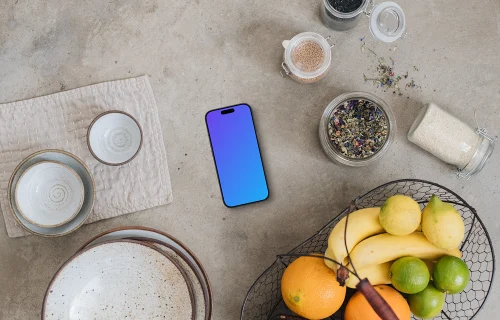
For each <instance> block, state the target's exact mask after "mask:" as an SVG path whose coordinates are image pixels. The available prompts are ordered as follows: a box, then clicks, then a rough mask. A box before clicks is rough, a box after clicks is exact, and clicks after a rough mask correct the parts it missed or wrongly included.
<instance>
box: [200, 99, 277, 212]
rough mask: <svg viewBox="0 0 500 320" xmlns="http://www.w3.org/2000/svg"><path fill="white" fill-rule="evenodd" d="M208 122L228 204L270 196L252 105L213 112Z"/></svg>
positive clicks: (210, 113)
mask: <svg viewBox="0 0 500 320" xmlns="http://www.w3.org/2000/svg"><path fill="white" fill-rule="evenodd" d="M231 109H233V110H234V111H231ZM206 122H207V128H208V134H209V136H210V143H211V144H212V151H213V155H214V161H215V167H216V169H217V175H218V176H219V183H220V188H221V191H222V198H223V200H224V203H225V204H226V206H228V207H235V206H239V205H242V204H247V203H251V202H257V201H261V200H265V199H267V197H268V195H269V191H268V188H267V182H266V176H265V174H264V167H263V165H262V158H261V156H260V151H259V144H258V142H257V135H256V133H255V128H254V125H253V119H252V111H251V110H250V106H248V105H246V104H241V105H237V106H232V107H227V108H222V109H217V110H212V111H209V112H208V113H207V115H206Z"/></svg>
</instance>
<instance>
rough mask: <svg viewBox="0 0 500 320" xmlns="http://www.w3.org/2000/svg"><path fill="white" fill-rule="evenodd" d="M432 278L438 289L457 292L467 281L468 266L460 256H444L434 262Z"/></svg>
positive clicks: (462, 288) (463, 287) (452, 292)
mask: <svg viewBox="0 0 500 320" xmlns="http://www.w3.org/2000/svg"><path fill="white" fill-rule="evenodd" d="M432 278H433V280H434V284H435V285H436V288H438V289H439V290H441V291H443V292H445V293H450V294H455V293H459V292H462V291H463V290H464V289H465V287H467V284H468V283H469V280H470V272H469V267H467V265H466V264H465V262H463V261H462V259H460V258H457V257H452V256H444V257H441V258H439V260H438V261H437V262H436V265H435V266H434V271H433V273H432Z"/></svg>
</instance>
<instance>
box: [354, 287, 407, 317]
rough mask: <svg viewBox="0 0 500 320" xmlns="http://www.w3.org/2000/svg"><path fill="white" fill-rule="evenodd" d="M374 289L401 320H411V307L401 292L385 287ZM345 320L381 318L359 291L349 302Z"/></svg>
mask: <svg viewBox="0 0 500 320" xmlns="http://www.w3.org/2000/svg"><path fill="white" fill-rule="evenodd" d="M374 288H375V290H377V292H378V293H379V294H380V295H381V296H382V298H384V300H385V301H387V303H388V304H389V306H391V309H392V310H393V311H394V313H396V315H397V316H398V318H399V320H406V319H410V317H411V312H410V306H409V305H408V302H406V300H405V298H403V296H402V295H401V294H400V293H399V292H397V291H396V290H395V289H393V288H391V287H388V286H385V285H380V286H375V287H374ZM344 320H380V317H379V316H378V315H377V314H376V313H375V311H373V309H372V307H371V306H370V304H369V303H368V300H366V298H365V296H364V295H362V294H361V292H359V291H358V292H356V293H355V294H354V295H353V296H352V297H351V299H349V302H347V306H346V309H345V314H344Z"/></svg>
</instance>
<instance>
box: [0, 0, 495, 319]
mask: <svg viewBox="0 0 500 320" xmlns="http://www.w3.org/2000/svg"><path fill="white" fill-rule="evenodd" d="M397 2H398V3H399V4H400V5H401V6H402V7H403V8H404V10H405V12H406V16H407V19H408V35H407V37H406V39H404V40H402V41H397V42H395V43H393V44H383V43H377V42H376V41H375V40H374V39H373V38H372V36H371V34H370V31H369V29H368V20H367V19H365V18H364V17H363V19H361V22H360V23H359V25H358V26H357V27H356V28H354V29H352V30H350V31H347V32H335V31H330V30H328V29H327V28H326V27H324V26H323V25H322V23H321V21H320V18H319V5H320V0H315V1H312V0H291V1H284V0H273V1H264V0H261V1H240V0H237V1H225V0H210V1H208V0H195V1H160V0H148V1H132V0H123V1H115V0H111V1H101V0H89V1H75V0H71V1H62V0H51V1H28V0H4V1H2V3H1V4H0V103H3V102H10V101H15V100H21V99H27V98H31V97H36V96H40V95H46V94H50V93H54V92H58V91H61V90H67V89H72V88H77V87H80V86H85V85H89V84H93V83H97V82H102V81H108V80H114V79H123V78H128V77H133V76H139V75H142V74H147V75H149V76H150V80H151V84H152V87H153V91H154V94H155V96H156V101H157V103H158V107H159V112H160V117H161V121H162V126H163V128H162V129H163V135H164V139H165V145H166V148H167V155H168V161H169V166H170V168H169V169H170V173H171V177H172V186H173V195H174V201H173V202H172V203H171V204H170V205H168V206H165V207H158V208H154V209H150V210H146V211H144V212H138V213H133V214H129V215H126V216H121V217H119V218H115V219H110V220H106V221H100V222H97V223H93V224H90V225H86V226H83V227H82V228H80V229H79V230H78V231H76V232H74V233H73V234H71V235H68V236H65V237H62V238H57V239H44V238H40V237H35V236H29V237H24V238H18V239H10V238H8V237H7V234H6V231H5V228H4V225H3V224H4V222H3V218H0V319H22V320H24V319H39V317H40V312H41V304H42V299H43V295H44V292H45V289H46V287H47V285H48V283H49V281H50V279H51V277H52V275H53V274H54V272H55V271H56V270H57V268H58V266H60V265H61V264H62V263H63V262H64V261H65V260H66V259H68V258H69V257H70V256H71V255H72V254H73V253H74V252H75V250H76V249H77V248H79V247H80V246H81V245H82V243H84V242H85V241H86V240H88V239H89V238H90V237H92V236H94V235H96V234H98V233H100V232H102V231H105V230H107V229H110V228H113V227H118V226H125V225H142V226H148V227H154V228H158V229H161V230H163V231H165V232H168V233H170V234H172V235H173V236H175V237H177V238H178V239H180V240H181V241H183V242H184V243H185V244H187V245H188V246H189V247H190V248H191V249H192V250H193V251H194V252H195V253H196V255H197V256H198V257H199V259H200V260H201V261H202V263H203V264H204V266H205V268H206V270H207V272H208V274H209V277H210V280H211V282H212V286H213V291H214V317H213V318H214V319H238V318H239V314H240V308H241V305H242V302H243V299H244V298H245V295H246V292H247V290H248V289H249V287H250V285H251V284H252V283H253V281H254V280H255V279H256V278H257V276H259V275H260V274H261V272H262V271H263V270H264V269H265V268H266V267H267V266H268V265H270V264H271V263H272V262H273V261H274V259H275V255H276V254H278V253H284V252H287V251H288V250H290V249H291V248H293V247H295V246H296V245H297V244H299V243H300V242H302V241H303V240H305V239H306V238H308V237H309V236H310V235H312V234H313V233H314V232H315V231H317V230H318V229H320V228H321V227H322V226H323V225H324V224H325V223H326V222H328V221H329V220H331V219H332V218H333V217H334V216H335V215H337V214H338V213H339V212H340V211H341V209H343V208H345V207H346V206H347V205H348V203H349V201H350V200H351V199H353V198H354V197H356V196H357V195H360V194H362V193H365V192H366V191H368V190H371V189H372V188H374V187H376V186H378V185H381V184H383V183H386V182H389V181H391V180H395V179H401V178H418V179H424V180H429V181H433V182H436V183H439V184H442V185H444V186H446V187H448V188H450V189H452V190H454V191H455V192H456V193H458V194H459V195H461V196H463V198H465V200H466V201H468V202H469V203H470V204H471V205H472V206H474V207H475V208H476V209H477V211H478V213H479V215H480V217H481V219H482V220H483V221H484V223H485V225H486V226H487V228H488V231H489V234H490V235H491V237H492V240H493V243H494V246H495V247H496V249H497V250H499V248H500V219H499V214H500V213H499V209H498V208H499V205H500V180H499V179H500V148H497V149H496V150H495V152H494V154H493V155H492V157H491V159H490V161H489V163H488V164H487V166H486V167H485V168H484V170H483V171H482V172H481V173H480V174H479V175H478V176H476V177H474V178H472V179H471V180H469V181H462V180H457V179H456V177H455V175H454V172H453V170H452V168H451V167H450V166H448V165H447V164H445V163H443V162H441V161H440V160H438V159H436V158H434V157H433V156H431V155H430V154H428V153H426V152H425V151H423V150H421V149H419V148H418V147H416V146H415V145H413V144H411V143H410V142H409V141H408V140H407V138H406V133H407V132H408V129H409V127H410V125H411V123H412V121H413V119H414V118H415V116H416V115H417V113H418V112H419V110H420V109H421V107H422V106H423V104H425V103H427V102H430V101H433V102H435V103H437V104H438V105H440V106H442V107H443V108H446V109H447V110H449V111H451V112H452V113H453V114H455V115H456V116H458V117H459V118H461V119H464V120H466V121H468V122H469V123H471V124H473V110H477V112H478V119H479V122H480V124H481V125H482V126H484V127H486V128H489V130H490V132H492V133H495V134H499V135H500V103H499V101H500V80H499V76H500V59H499V52H500V2H499V1H498V0H485V1H468V0H455V1H451V0H445V1H436V0H422V1H411V0H397ZM304 31H315V32H318V33H320V34H323V35H325V36H327V35H330V36H331V37H332V42H333V43H334V44H335V47H334V48H333V60H332V67H331V69H330V71H329V73H328V75H327V76H326V78H325V79H323V80H321V81H320V82H318V83H316V84H312V85H301V84H298V83H295V82H294V81H292V80H291V79H286V78H282V77H281V75H280V72H279V71H280V63H281V59H282V53H283V51H282V47H281V41H282V40H285V39H290V38H291V37H293V36H294V35H295V34H297V33H300V32H304ZM363 37H365V42H366V46H367V47H370V48H371V49H373V50H374V51H375V52H376V53H377V54H378V55H379V56H381V57H385V58H386V60H388V59H389V57H391V58H392V59H393V60H394V62H395V71H396V72H397V73H399V74H405V73H406V71H408V72H409V79H414V81H415V83H416V84H417V86H416V87H414V88H406V87H404V88H403V90H402V92H403V95H401V96H399V95H397V94H393V93H392V91H388V92H385V91H384V90H383V89H381V88H377V87H376V86H374V85H373V84H372V83H365V82H364V80H363V73H365V74H367V75H370V74H372V73H373V71H374V68H375V66H376V64H377V62H376V59H375V58H374V57H373V56H371V55H370V53H368V52H367V51H366V50H365V52H362V51H361V49H360V47H361V44H362V42H361V41H360V38H363ZM414 66H415V67H414ZM417 69H418V71H417ZM349 91H367V92H371V93H374V94H376V95H377V96H379V97H380V98H382V99H384V100H385V101H386V102H387V103H388V104H389V105H390V106H391V108H392V109H393V111H394V113H395V115H396V119H397V123H398V125H397V130H398V132H397V135H396V139H395V141H394V144H393V145H392V147H391V149H390V150H389V152H388V153H387V154H386V156H385V157H384V158H383V159H382V160H380V161H379V162H378V163H376V164H375V165H372V166H370V167H364V168H348V167H344V166H341V165H338V164H335V163H333V162H331V161H330V160H328V158H327V157H326V156H325V155H324V153H323V151H322V149H321V147H320V144H319V140H318V132H317V131H318V124H319V119H320V117H321V113H322V111H323V110H324V108H325V107H326V106H327V104H328V103H329V101H331V100H332V99H333V98H335V97H336V96H338V95H339V94H341V93H344V92H349ZM239 102H246V103H248V104H250V105H251V106H252V107H253V109H254V117H255V122H256V127H257V131H258V135H259V140H260V144H261V150H262V155H263V159H264V162H265V166H266V170H267V176H268V181H269V186H270V190H271V196H270V198H269V200H267V201H265V202H262V203H257V204H252V205H248V206H244V207H240V208H237V209H228V208H226V207H225V206H224V205H223V204H222V200H221V195H220V190H219V186H218V182H217V176H216V173H215V169H214V164H213V159H212V154H211V151H210V144H209V141H208V136H207V132H206V127H205V122H204V115H205V113H206V111H208V110H210V109H214V108H217V107H223V106H225V105H232V104H236V103H239ZM444 147H445V146H444ZM152 170H154V168H152ZM497 256H498V255H497ZM497 262H498V260H497ZM499 284H500V278H499V277H498V276H497V277H496V279H495V282H494V285H493V287H492V291H491V296H490V297H489V299H488V301H487V303H486V304H485V306H484V308H483V310H482V311H481V312H480V313H479V316H478V317H477V319H495V318H498V314H499V313H500V306H499V304H498V303H496V301H498V299H499V298H500V288H499Z"/></svg>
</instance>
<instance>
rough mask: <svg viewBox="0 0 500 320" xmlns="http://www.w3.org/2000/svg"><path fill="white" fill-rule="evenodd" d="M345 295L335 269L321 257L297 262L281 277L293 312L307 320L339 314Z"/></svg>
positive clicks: (285, 299) (284, 297)
mask: <svg viewBox="0 0 500 320" xmlns="http://www.w3.org/2000/svg"><path fill="white" fill-rule="evenodd" d="M320 256H321V257H322V256H323V255H320ZM345 292H346V288H345V287H341V286H340V285H339V283H338V282H337V279H336V277H335V273H334V272H333V270H332V269H330V268H328V267H327V266H326V264H325V263H324V262H323V259H319V258H313V257H300V258H298V259H296V260H295V261H294V262H292V263H291V264H290V265H289V266H288V267H287V268H286V270H285V272H284V273H283V277H282V278H281V294H282V296H283V301H285V304H286V305H287V306H288V308H290V310H292V311H293V312H295V313H296V314H298V315H299V316H301V317H304V318H307V319H324V318H328V317H329V316H331V315H332V314H334V313H335V312H337V310H338V309H340V307H341V306H342V303H343V302H344V299H345Z"/></svg>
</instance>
